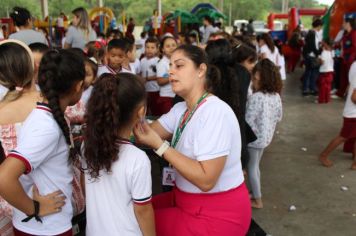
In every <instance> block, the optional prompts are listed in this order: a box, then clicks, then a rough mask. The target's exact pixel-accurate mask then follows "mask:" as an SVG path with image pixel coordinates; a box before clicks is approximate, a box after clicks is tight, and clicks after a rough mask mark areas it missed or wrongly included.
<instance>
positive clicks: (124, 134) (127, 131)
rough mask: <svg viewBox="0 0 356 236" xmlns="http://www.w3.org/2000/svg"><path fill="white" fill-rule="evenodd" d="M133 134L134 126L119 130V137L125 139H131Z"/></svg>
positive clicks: (126, 126)
mask: <svg viewBox="0 0 356 236" xmlns="http://www.w3.org/2000/svg"><path fill="white" fill-rule="evenodd" d="M131 134H132V125H125V126H123V127H122V128H121V129H120V130H119V137H120V138H123V139H130V137H131Z"/></svg>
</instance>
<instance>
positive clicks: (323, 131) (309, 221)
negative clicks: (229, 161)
mask: <svg viewBox="0 0 356 236" xmlns="http://www.w3.org/2000/svg"><path fill="white" fill-rule="evenodd" d="M301 73H302V71H301V70H299V71H296V72H294V73H293V74H290V75H288V78H287V81H286V83H285V84H284V85H285V87H284V92H283V96H282V100H283V109H284V113H283V120H282V122H281V123H280V124H279V125H278V128H277V131H276V134H275V137H274V140H273V142H272V144H271V145H270V146H269V147H268V148H267V149H266V151H265V153H264V155H263V158H262V162H261V178H262V194H263V201H264V208H263V209H261V210H253V218H254V219H255V220H256V222H257V223H258V224H259V225H260V226H261V227H262V228H263V229H264V230H265V231H266V232H267V233H268V234H270V235H273V236H300V235H303V236H309V235H310V236H317V235H322V236H329V235H330V236H355V235H356V201H355V199H356V171H352V170H351V169H350V166H351V163H352V159H351V154H346V153H343V152H342V147H339V148H338V149H337V150H335V151H334V152H333V153H332V155H331V156H330V157H331V159H332V160H333V161H334V166H333V167H332V168H325V167H322V166H321V165H320V164H319V162H318V161H317V157H318V154H319V153H320V152H321V151H322V150H323V148H324V147H325V146H326V145H327V144H328V142H329V141H330V140H331V139H332V138H333V137H335V136H336V135H337V134H338V132H339V131H340V129H341V125H342V110H343V106H344V101H343V100H332V102H331V103H329V104H315V103H314V100H315V99H316V97H312V96H311V97H306V98H303V97H302V96H301V95H300V80H299V78H300V76H301ZM343 186H345V187H347V188H348V190H347V191H342V190H341V187H343ZM292 205H294V206H295V207H296V210H295V211H289V208H290V206H292Z"/></svg>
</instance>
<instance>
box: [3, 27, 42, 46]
mask: <svg viewBox="0 0 356 236" xmlns="http://www.w3.org/2000/svg"><path fill="white" fill-rule="evenodd" d="M9 39H17V40H20V41H22V42H24V43H26V44H27V45H30V44H31V43H43V44H46V45H48V42H47V39H46V37H45V36H44V35H43V34H42V33H40V32H37V31H35V30H33V29H26V30H20V31H18V32H16V33H13V34H10V36H9Z"/></svg>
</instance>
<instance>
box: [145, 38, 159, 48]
mask: <svg viewBox="0 0 356 236" xmlns="http://www.w3.org/2000/svg"><path fill="white" fill-rule="evenodd" d="M148 43H154V44H155V45H156V47H157V48H159V40H158V39H157V38H156V37H149V38H148V39H146V41H145V45H146V44H148Z"/></svg>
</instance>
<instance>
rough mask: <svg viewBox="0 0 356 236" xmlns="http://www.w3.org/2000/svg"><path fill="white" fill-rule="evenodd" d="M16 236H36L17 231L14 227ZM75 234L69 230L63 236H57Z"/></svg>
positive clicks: (59, 235) (58, 235)
mask: <svg viewBox="0 0 356 236" xmlns="http://www.w3.org/2000/svg"><path fill="white" fill-rule="evenodd" d="M14 235H15V236H35V235H33V234H28V233H24V232H22V231H20V230H17V229H16V228H15V227H14ZM72 235H73V233H72V229H70V230H68V231H67V232H64V233H62V234H57V235H55V236H72Z"/></svg>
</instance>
